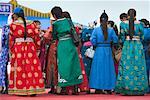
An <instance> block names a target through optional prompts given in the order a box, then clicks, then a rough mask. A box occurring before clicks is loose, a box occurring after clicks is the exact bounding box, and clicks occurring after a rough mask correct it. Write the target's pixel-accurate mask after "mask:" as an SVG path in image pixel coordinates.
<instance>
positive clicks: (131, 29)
mask: <svg viewBox="0 0 150 100" xmlns="http://www.w3.org/2000/svg"><path fill="white" fill-rule="evenodd" d="M128 16H129V35H130V39H132V38H133V35H134V20H135V16H136V11H135V9H129V10H128Z"/></svg>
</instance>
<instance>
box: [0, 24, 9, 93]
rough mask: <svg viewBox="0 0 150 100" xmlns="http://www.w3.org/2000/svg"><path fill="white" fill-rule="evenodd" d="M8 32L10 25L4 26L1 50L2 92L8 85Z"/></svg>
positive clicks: (0, 79)
mask: <svg viewBox="0 0 150 100" xmlns="http://www.w3.org/2000/svg"><path fill="white" fill-rule="evenodd" d="M8 33H9V26H7V25H6V26H4V27H3V34H2V39H1V40H2V49H1V51H0V87H1V88H2V90H1V93H4V92H5V90H6V87H7V85H6V84H7V73H6V72H7V62H8V39H9V38H8Z"/></svg>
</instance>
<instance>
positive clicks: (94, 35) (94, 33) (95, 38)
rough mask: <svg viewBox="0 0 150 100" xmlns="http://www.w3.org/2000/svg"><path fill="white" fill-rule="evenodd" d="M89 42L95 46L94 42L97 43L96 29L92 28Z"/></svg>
mask: <svg viewBox="0 0 150 100" xmlns="http://www.w3.org/2000/svg"><path fill="white" fill-rule="evenodd" d="M90 40H91V43H92V44H93V45H94V46H96V44H97V36H96V29H94V30H93V32H92V36H91V39H90Z"/></svg>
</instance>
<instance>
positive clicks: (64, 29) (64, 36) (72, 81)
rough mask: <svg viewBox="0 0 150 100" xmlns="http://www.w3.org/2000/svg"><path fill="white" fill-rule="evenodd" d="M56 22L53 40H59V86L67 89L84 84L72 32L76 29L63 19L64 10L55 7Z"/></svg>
mask: <svg viewBox="0 0 150 100" xmlns="http://www.w3.org/2000/svg"><path fill="white" fill-rule="evenodd" d="M51 13H52V15H53V17H54V18H55V19H56V21H54V22H53V24H52V25H53V34H52V35H53V39H55V40H58V44H57V64H58V86H60V87H67V86H74V85H77V84H80V83H81V82H82V78H83V76H82V74H81V67H80V62H79V58H78V52H77V49H76V46H75V45H74V43H73V40H72V37H71V34H76V32H75V30H74V31H73V33H71V32H70V30H71V28H73V29H74V27H73V26H72V25H71V24H70V23H72V21H71V20H69V19H67V18H62V9H61V8H60V7H54V8H53V9H52V10H51Z"/></svg>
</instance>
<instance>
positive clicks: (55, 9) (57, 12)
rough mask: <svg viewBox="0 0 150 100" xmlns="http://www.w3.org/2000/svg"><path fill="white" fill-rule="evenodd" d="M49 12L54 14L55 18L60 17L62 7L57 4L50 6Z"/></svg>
mask: <svg viewBox="0 0 150 100" xmlns="http://www.w3.org/2000/svg"><path fill="white" fill-rule="evenodd" d="M51 13H52V15H53V16H55V17H56V18H57V19H60V18H62V9H61V8H60V7H58V6H55V7H53V8H52V10H51Z"/></svg>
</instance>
